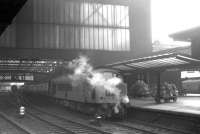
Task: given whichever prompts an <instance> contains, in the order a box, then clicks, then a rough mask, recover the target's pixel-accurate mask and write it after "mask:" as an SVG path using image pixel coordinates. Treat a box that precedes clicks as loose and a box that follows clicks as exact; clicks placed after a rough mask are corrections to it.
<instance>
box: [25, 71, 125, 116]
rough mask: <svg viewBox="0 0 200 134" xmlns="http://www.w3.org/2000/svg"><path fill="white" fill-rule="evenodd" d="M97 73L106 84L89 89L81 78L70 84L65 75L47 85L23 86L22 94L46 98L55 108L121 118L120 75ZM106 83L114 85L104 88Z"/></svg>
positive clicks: (123, 114) (30, 84)
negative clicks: (55, 105)
mask: <svg viewBox="0 0 200 134" xmlns="http://www.w3.org/2000/svg"><path fill="white" fill-rule="evenodd" d="M98 73H100V74H101V75H103V78H104V82H106V83H103V84H100V83H99V82H98V81H97V85H92V84H91V82H90V81H89V80H88V79H85V78H83V79H75V80H73V81H72V80H71V79H70V77H68V76H67V75H60V76H56V77H54V78H52V79H50V80H49V81H48V82H42V83H29V84H28V83H27V84H25V85H24V86H23V90H24V91H25V92H29V93H30V92H31V93H36V94H42V95H46V96H48V97H51V98H52V99H53V100H55V101H56V102H57V103H59V104H62V105H64V106H67V107H69V108H71V109H73V110H76V111H80V112H83V113H87V114H92V115H95V114H98V115H101V116H102V117H105V118H110V117H113V116H114V117H116V116H117V117H119V118H123V117H124V116H125V115H126V106H127V105H128V103H129V98H128V96H127V86H126V84H125V83H124V82H123V80H122V79H121V78H119V77H120V75H119V74H116V73H114V72H105V71H98ZM117 75H118V76H117ZM109 80H114V81H117V80H118V82H117V83H115V84H114V85H113V84H112V82H111V84H110V85H107V82H108V81H109ZM119 80H120V81H119ZM109 88H110V89H109Z"/></svg>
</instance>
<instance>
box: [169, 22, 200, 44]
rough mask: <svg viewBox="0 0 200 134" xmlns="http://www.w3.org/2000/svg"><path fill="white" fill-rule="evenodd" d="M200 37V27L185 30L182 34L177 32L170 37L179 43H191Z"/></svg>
mask: <svg viewBox="0 0 200 134" xmlns="http://www.w3.org/2000/svg"><path fill="white" fill-rule="evenodd" d="M199 35H200V26H199V27H195V28H191V29H188V30H184V31H181V32H177V33H174V34H170V35H169V37H171V38H173V39H174V40H178V41H191V40H192V38H195V37H199Z"/></svg>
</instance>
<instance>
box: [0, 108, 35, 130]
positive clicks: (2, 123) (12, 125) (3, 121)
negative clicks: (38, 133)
mask: <svg viewBox="0 0 200 134" xmlns="http://www.w3.org/2000/svg"><path fill="white" fill-rule="evenodd" d="M0 134H34V133H33V132H31V131H30V130H27V129H26V128H25V127H24V126H22V125H20V124H19V123H17V122H15V121H14V120H12V119H10V118H9V117H7V115H5V114H4V113H2V112H0Z"/></svg>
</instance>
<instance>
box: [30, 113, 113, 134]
mask: <svg viewBox="0 0 200 134" xmlns="http://www.w3.org/2000/svg"><path fill="white" fill-rule="evenodd" d="M28 113H29V114H30V115H31V116H33V117H34V118H37V119H39V120H41V121H43V122H46V123H48V124H51V125H54V126H56V127H59V128H61V129H64V130H66V131H68V133H71V134H111V133H108V132H105V131H103V130H100V129H96V128H94V127H89V126H88V125H84V124H81V123H78V122H74V121H71V120H67V119H65V118H62V117H59V116H57V115H53V114H49V113H46V112H43V111H41V110H38V109H37V110H36V109H31V110H30V111H29V112H28Z"/></svg>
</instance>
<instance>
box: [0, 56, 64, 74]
mask: <svg viewBox="0 0 200 134" xmlns="http://www.w3.org/2000/svg"><path fill="white" fill-rule="evenodd" d="M63 63H64V61H61V60H48V59H43V60H42V59H40V60H37V59H0V72H28V73H51V72H54V70H55V69H56V67H57V66H59V65H61V64H63Z"/></svg>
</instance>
